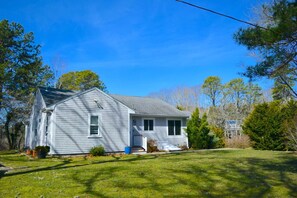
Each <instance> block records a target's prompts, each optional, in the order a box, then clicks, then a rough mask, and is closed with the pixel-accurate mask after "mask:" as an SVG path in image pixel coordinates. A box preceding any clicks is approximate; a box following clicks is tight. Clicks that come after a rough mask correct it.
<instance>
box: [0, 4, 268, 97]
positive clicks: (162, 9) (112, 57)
mask: <svg viewBox="0 0 297 198" xmlns="http://www.w3.org/2000/svg"><path fill="white" fill-rule="evenodd" d="M188 1H189V2H191V3H194V4H198V5H200V6H204V7H207V8H210V9H214V10H217V11H220V12H223V13H225V14H229V15H232V16H234V17H237V18H240V19H243V20H249V19H250V18H251V9H252V8H253V7H254V6H257V5H260V3H261V1H257V0H237V1H231V0H220V1H218V0H207V1H206V0H188ZM0 3H1V6H0V18H1V19H8V20H9V21H15V22H18V23H21V24H22V25H23V26H24V27H25V30H26V31H27V32H29V31H32V32H34V34H35V40H36V42H37V43H40V44H41V45H42V49H41V51H42V56H43V59H44V63H45V64H48V65H53V63H54V62H55V60H56V59H57V57H59V58H60V59H61V60H62V61H63V62H64V63H65V65H66V67H65V68H64V69H63V72H64V73H65V72H68V71H77V70H85V69H90V70H92V71H94V72H96V73H97V74H99V75H100V78H101V79H102V80H103V81H104V82H105V84H106V86H107V88H108V90H109V92H111V93H117V94H125V95H140V96H141V95H147V94H149V93H150V92H155V91H158V90H160V89H166V88H172V87H176V86H194V85H198V84H202V82H203V80H204V79H205V78H206V77H207V76H210V75H218V76H220V77H221V78H222V79H223V82H226V81H229V80H230V79H232V78H236V77H240V76H239V75H238V72H241V71H243V68H242V65H243V64H244V65H248V64H253V63H254V59H253V58H251V57H250V56H249V55H248V51H247V50H246V49H245V47H243V46H239V45H237V44H236V43H235V41H234V40H233V38H232V37H233V33H234V32H235V31H236V30H238V28H239V27H246V26H245V25H244V24H241V23H238V22H236V21H232V20H230V19H226V18H223V17H220V16H217V15H213V14H211V13H208V12H205V11H202V10H198V9H195V8H193V7H189V6H187V5H184V4H181V3H178V2H176V1H175V0H108V1H107V0H84V1H79V0H67V1H66V0H65V1H59V0H56V1H45V0H39V1H38V0H34V1H33V0H31V1H29V0H28V1H22V0H19V1H15V0H9V1H7V0H5V1H4V0H1V2H0ZM261 85H262V86H263V87H265V88H267V87H268V86H269V85H270V83H269V82H266V81H262V82H261Z"/></svg>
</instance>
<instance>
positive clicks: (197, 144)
mask: <svg viewBox="0 0 297 198" xmlns="http://www.w3.org/2000/svg"><path fill="white" fill-rule="evenodd" d="M186 132H187V134H188V138H189V144H190V148H194V149H209V148H213V144H214V143H213V140H214V134H213V133H210V129H209V126H208V122H207V116H206V114H204V115H203V116H202V118H201V119H200V117H199V109H198V108H196V109H195V111H194V112H193V113H192V115H191V118H190V119H189V120H188V122H187V129H186Z"/></svg>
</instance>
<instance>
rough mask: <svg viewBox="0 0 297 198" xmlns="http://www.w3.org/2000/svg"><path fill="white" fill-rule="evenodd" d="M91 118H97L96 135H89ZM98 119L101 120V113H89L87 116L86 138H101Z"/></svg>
mask: <svg viewBox="0 0 297 198" xmlns="http://www.w3.org/2000/svg"><path fill="white" fill-rule="evenodd" d="M91 116H98V135H92V134H91ZM100 119H101V120H102V117H101V113H89V114H88V138H101V137H102V132H101V131H100V126H99V125H100ZM101 124H102V123H101Z"/></svg>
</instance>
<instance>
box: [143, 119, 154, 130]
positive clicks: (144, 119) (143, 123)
mask: <svg viewBox="0 0 297 198" xmlns="http://www.w3.org/2000/svg"><path fill="white" fill-rule="evenodd" d="M144 120H153V128H154V129H153V130H152V131H150V130H148V131H145V130H144ZM155 123H156V120H155V118H142V131H143V132H144V133H154V132H155V127H156V124H155Z"/></svg>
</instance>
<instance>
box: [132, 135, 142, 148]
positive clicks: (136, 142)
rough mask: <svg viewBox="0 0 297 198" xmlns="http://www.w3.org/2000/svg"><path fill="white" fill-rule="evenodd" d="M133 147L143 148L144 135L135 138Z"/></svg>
mask: <svg viewBox="0 0 297 198" xmlns="http://www.w3.org/2000/svg"><path fill="white" fill-rule="evenodd" d="M133 146H142V135H134V136H133Z"/></svg>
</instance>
